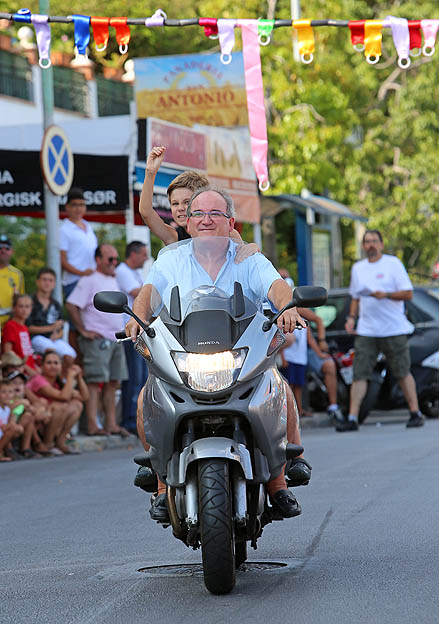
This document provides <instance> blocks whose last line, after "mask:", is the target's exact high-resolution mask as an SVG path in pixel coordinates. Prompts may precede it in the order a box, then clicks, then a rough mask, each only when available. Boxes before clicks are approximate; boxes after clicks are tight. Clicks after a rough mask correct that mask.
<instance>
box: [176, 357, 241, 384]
mask: <svg viewBox="0 0 439 624" xmlns="http://www.w3.org/2000/svg"><path fill="white" fill-rule="evenodd" d="M171 355H172V358H173V360H174V363H175V366H176V367H177V370H178V372H179V373H180V375H181V378H182V379H183V381H184V382H185V384H187V385H188V386H189V387H190V388H192V389H193V390H199V391H200V392H218V390H224V389H225V388H228V387H229V386H231V385H232V384H233V382H234V381H235V380H236V378H237V377H238V375H239V371H240V370H241V368H242V365H243V364H244V360H245V356H246V355H247V351H246V349H238V350H235V351H223V352H221V353H210V354H207V353H184V352H181V351H172V352H171Z"/></svg>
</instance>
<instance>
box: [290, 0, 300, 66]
mask: <svg viewBox="0 0 439 624" xmlns="http://www.w3.org/2000/svg"><path fill="white" fill-rule="evenodd" d="M290 2H291V19H292V20H295V19H300V16H301V11H300V0H290ZM293 55H294V60H295V61H296V63H299V62H300V55H299V48H298V46H297V32H296V30H295V29H293Z"/></svg>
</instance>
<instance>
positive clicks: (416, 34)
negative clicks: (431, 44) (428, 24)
mask: <svg viewBox="0 0 439 624" xmlns="http://www.w3.org/2000/svg"><path fill="white" fill-rule="evenodd" d="M409 32H410V55H411V56H413V57H416V56H421V54H422V33H421V20H409ZM413 50H418V52H417V53H416V54H415V53H414V52H413Z"/></svg>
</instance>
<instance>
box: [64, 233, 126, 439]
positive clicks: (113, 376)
mask: <svg viewBox="0 0 439 624" xmlns="http://www.w3.org/2000/svg"><path fill="white" fill-rule="evenodd" d="M95 259H96V265H97V268H96V271H94V272H93V273H92V274H91V275H86V276H84V277H81V279H80V280H79V282H78V283H77V285H76V288H75V289H74V290H73V292H72V293H71V294H70V296H69V297H68V299H67V302H66V307H67V310H68V312H69V314H70V316H71V317H72V319H73V322H74V324H75V326H76V328H77V331H78V333H79V338H78V343H79V350H80V352H81V355H82V358H83V366H84V378H85V381H86V382H87V384H88V389H89V393H90V398H89V400H88V401H87V404H86V411H87V432H88V435H102V434H104V435H105V434H106V435H108V434H111V433H113V434H121V435H127V434H128V432H127V431H126V429H124V428H123V427H119V426H118V425H117V423H116V404H115V396H116V389H117V386H118V384H119V382H120V381H124V380H125V379H126V378H127V366H126V362H125V354H124V350H123V346H122V344H118V343H117V342H116V337H115V333H116V332H118V331H121V330H122V329H123V317H122V315H120V314H106V313H105V312H99V310H96V308H95V307H94V305H93V297H94V296H95V294H96V293H97V292H99V291H101V290H114V291H118V290H119V286H118V283H117V280H116V274H115V267H116V264H117V262H118V260H119V258H118V255H117V250H116V249H115V248H114V247H113V246H112V245H101V246H99V247H97V248H96V252H95ZM101 384H102V404H103V409H104V415H105V418H104V429H100V428H99V427H98V423H97V410H98V399H99V391H100V385H101Z"/></svg>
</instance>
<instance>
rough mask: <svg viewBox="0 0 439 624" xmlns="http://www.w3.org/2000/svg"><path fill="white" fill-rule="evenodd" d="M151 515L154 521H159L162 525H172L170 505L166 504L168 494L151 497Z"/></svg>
mask: <svg viewBox="0 0 439 624" xmlns="http://www.w3.org/2000/svg"><path fill="white" fill-rule="evenodd" d="M149 515H150V516H151V518H152V520H157V522H160V523H161V524H170V523H171V520H170V518H169V511H168V505H167V503H166V494H160V495H157V494H153V495H152V496H151V509H150V510H149Z"/></svg>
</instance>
